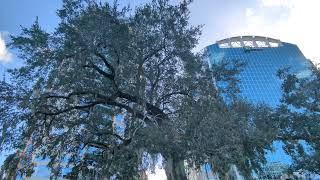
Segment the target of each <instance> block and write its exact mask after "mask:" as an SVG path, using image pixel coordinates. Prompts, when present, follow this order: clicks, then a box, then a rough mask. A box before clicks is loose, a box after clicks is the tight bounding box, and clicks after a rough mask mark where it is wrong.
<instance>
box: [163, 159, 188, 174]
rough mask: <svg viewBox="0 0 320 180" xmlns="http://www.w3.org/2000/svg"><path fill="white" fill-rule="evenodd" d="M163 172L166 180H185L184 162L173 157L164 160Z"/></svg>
mask: <svg viewBox="0 0 320 180" xmlns="http://www.w3.org/2000/svg"><path fill="white" fill-rule="evenodd" d="M165 171H166V175H167V179H168V180H187V176H186V171H185V167H184V161H183V160H180V159H178V158H175V157H174V156H172V157H170V158H166V165H165Z"/></svg>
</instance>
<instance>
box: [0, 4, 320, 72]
mask: <svg viewBox="0 0 320 180" xmlns="http://www.w3.org/2000/svg"><path fill="white" fill-rule="evenodd" d="M147 1H148V0H120V1H119V2H120V3H121V4H130V5H131V6H132V7H134V6H136V5H140V4H143V3H145V2H147ZM172 1H174V2H177V1H179V0H172ZM61 4H62V3H61V1H60V0H28V1H21V0H1V1H0V64H1V65H0V70H3V69H4V68H10V67H14V66H15V65H17V64H18V61H19V60H18V58H17V57H16V56H15V53H14V52H12V50H9V49H8V48H7V44H8V42H9V41H10V39H9V37H8V36H9V35H15V34H18V33H19V32H20V29H21V26H23V27H29V26H30V25H31V24H32V23H33V22H34V20H35V18H36V16H38V17H39V21H40V24H41V25H42V27H43V28H44V29H45V30H47V31H53V30H54V28H55V27H56V26H57V24H58V23H59V19H58V17H57V16H56V9H58V8H59V7H61ZM318 7H320V1H319V0H303V1H302V0H241V1H239V0H194V2H193V4H192V5H191V6H190V10H191V15H190V22H191V24H192V25H204V27H203V29H202V35H201V37H200V39H199V45H198V46H197V48H196V50H201V49H203V48H204V47H206V46H207V45H210V44H213V43H215V42H216V41H217V40H220V39H224V38H227V37H232V36H243V35H259V36H267V37H272V38H276V39H280V40H281V41H284V42H289V43H294V44H297V45H298V46H299V48H300V49H301V51H302V52H303V54H304V55H305V56H306V57H307V58H308V59H311V60H312V61H314V62H316V63H320V52H319V51H318V46H317V45H318V42H320V36H319V32H320V23H319V21H318V20H319V18H320V11H318ZM0 72H1V71H0Z"/></svg>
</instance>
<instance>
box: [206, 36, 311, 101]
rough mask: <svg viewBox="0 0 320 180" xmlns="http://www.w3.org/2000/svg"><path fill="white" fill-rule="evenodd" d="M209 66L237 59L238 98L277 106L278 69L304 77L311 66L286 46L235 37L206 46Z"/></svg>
mask: <svg viewBox="0 0 320 180" xmlns="http://www.w3.org/2000/svg"><path fill="white" fill-rule="evenodd" d="M207 51H208V53H209V59H208V60H209V63H211V64H212V63H218V62H219V61H222V60H229V61H233V60H239V61H241V62H244V63H245V68H244V71H243V72H241V73H240V74H239V79H240V84H239V87H240V90H241V96H242V97H243V98H245V99H247V100H249V101H251V102H253V103H258V102H261V103H262V102H263V103H265V104H268V105H270V106H273V107H275V106H277V105H278V104H279V102H280V99H281V95H282V93H281V81H280V79H279V78H278V77H277V72H278V70H279V69H282V68H287V67H290V70H291V72H292V73H296V74H297V75H298V76H301V77H302V76H306V75H308V73H309V68H308V67H310V65H311V63H310V61H309V60H307V59H306V58H305V57H304V55H303V54H302V53H301V51H300V50H299V48H298V47H297V46H296V45H294V44H290V43H285V42H281V41H280V40H277V39H272V38H267V37H261V36H238V37H232V38H227V39H223V40H220V41H217V43H216V44H213V45H210V46H208V47H207Z"/></svg>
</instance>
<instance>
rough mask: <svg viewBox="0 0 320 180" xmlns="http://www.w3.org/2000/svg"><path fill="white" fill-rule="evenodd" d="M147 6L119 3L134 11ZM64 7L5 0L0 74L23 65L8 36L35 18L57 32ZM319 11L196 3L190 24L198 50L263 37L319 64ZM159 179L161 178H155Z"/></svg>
mask: <svg viewBox="0 0 320 180" xmlns="http://www.w3.org/2000/svg"><path fill="white" fill-rule="evenodd" d="M147 1H148V0H119V2H120V3H121V4H127V3H129V4H131V6H132V7H134V6H136V5H139V4H143V3H145V2H147ZM172 1H175V2H177V1H179V0H172ZM59 7H61V0H0V75H1V74H2V73H3V71H4V70H5V69H7V68H12V67H15V66H17V65H19V59H18V58H17V57H16V55H15V52H14V51H13V50H10V49H8V47H7V44H8V43H9V42H10V39H9V35H17V34H19V32H20V30H21V26H22V27H29V26H30V25H31V24H32V23H33V22H34V21H35V19H36V16H38V17H39V21H40V24H41V26H42V28H43V29H44V30H46V31H49V32H50V31H51V32H52V31H54V28H55V27H56V26H57V24H58V23H59V19H58V17H57V16H56V9H58V8H59ZM319 7H320V0H241V1H240V0H194V2H193V4H192V5H191V6H190V10H191V14H190V22H191V24H192V25H204V26H203V29H202V35H201V36H200V39H199V44H198V46H197V48H196V50H201V49H203V48H204V47H206V46H208V45H210V44H213V43H215V42H216V41H217V40H220V39H224V38H227V37H232V36H244V35H258V36H267V37H272V38H276V39H280V40H281V41H284V42H289V43H294V44H297V45H298V46H299V48H300V49H301V51H302V52H303V54H304V55H305V56H306V58H308V59H311V60H312V61H314V62H315V63H320V52H319V46H318V42H320V35H319V33H320V23H319V19H320V11H319V10H318V9H319ZM157 171H158V170H157ZM159 173H160V174H161V173H163V171H160V170H159ZM159 173H158V174H159ZM157 178H158V179H161V176H154V177H153V178H152V179H157Z"/></svg>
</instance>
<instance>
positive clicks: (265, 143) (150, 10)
mask: <svg viewBox="0 0 320 180" xmlns="http://www.w3.org/2000/svg"><path fill="white" fill-rule="evenodd" d="M190 3H191V1H182V2H180V3H178V4H176V5H174V4H170V3H169V1H168V0H153V1H152V2H150V3H147V4H145V5H143V6H140V7H136V9H135V10H131V9H130V8H128V7H124V8H120V7H119V5H118V4H117V2H116V1H115V2H114V3H113V4H112V3H109V2H104V3H100V2H96V1H94V0H73V1H71V0H64V1H63V7H62V8H61V9H59V10H58V11H57V14H58V16H59V17H60V19H61V21H60V23H59V25H58V27H57V28H56V29H55V31H54V32H52V33H48V32H45V31H44V30H43V29H42V28H41V27H40V25H39V21H38V19H37V20H36V21H35V23H34V24H33V25H32V26H31V27H29V28H22V32H21V34H20V35H17V36H12V37H11V39H12V42H11V44H10V47H11V48H14V49H16V50H17V51H18V56H19V57H20V58H21V59H22V60H24V63H23V66H22V67H20V68H17V69H11V70H10V71H9V73H10V77H11V79H10V80H9V81H7V82H1V83H0V90H1V91H0V104H1V107H0V115H1V116H0V128H1V129H0V130H1V136H0V143H1V144H0V147H1V149H0V150H1V151H3V150H12V149H13V150H17V151H16V152H15V153H13V154H12V155H10V156H9V157H8V158H7V159H6V161H5V163H4V165H3V166H2V170H1V172H2V174H3V175H4V176H6V177H15V176H17V175H20V176H30V175H31V174H32V172H33V168H34V166H36V161H37V159H41V158H43V159H46V160H48V162H49V163H48V167H50V169H51V177H52V178H55V177H59V176H61V175H62V169H63V168H66V167H69V168H70V169H72V171H71V172H70V173H68V174H67V175H66V177H68V178H70V179H77V178H79V176H80V175H81V176H85V175H92V174H94V175H95V176H98V177H107V178H115V179H138V178H142V176H143V173H142V172H143V171H144V170H146V169H150V168H151V169H152V167H153V166H154V164H155V163H157V162H158V161H159V159H158V156H159V155H161V156H162V157H163V159H164V160H163V163H164V165H163V166H164V167H165V170H166V175H167V178H168V179H173V180H179V179H186V178H187V175H186V171H185V168H191V169H199V168H200V167H201V166H202V165H204V164H210V165H211V168H212V171H213V172H217V173H218V174H219V175H220V176H221V177H222V178H223V177H225V176H227V172H228V171H229V169H230V165H236V166H237V167H238V168H239V170H240V172H241V174H242V175H243V176H245V177H247V178H250V177H251V175H252V172H253V171H256V172H258V171H260V170H261V166H262V165H263V164H264V163H266V159H265V156H264V155H265V152H266V150H268V149H269V150H270V149H271V148H272V147H271V145H272V141H273V140H274V139H276V138H277V137H278V132H279V131H278V124H276V123H274V122H278V121H277V120H278V118H276V116H273V111H272V109H270V108H267V107H265V106H264V105H252V104H249V103H247V102H245V101H243V100H241V99H240V98H238V96H237V92H238V88H237V82H238V79H237V74H238V73H239V72H241V69H242V68H243V65H242V64H241V63H235V64H232V63H231V62H228V61H222V62H221V63H219V64H216V65H213V66H212V67H209V66H208V64H207V62H205V61H204V60H203V59H204V56H205V55H206V54H205V53H195V52H194V51H193V50H194V47H195V46H196V45H197V42H198V38H199V35H200V34H201V31H200V28H201V26H192V25H190V24H189V10H188V6H189V4H190ZM219 82H223V83H227V84H228V85H227V86H224V87H219V86H217V84H219ZM311 84H312V83H311ZM291 90H292V89H290V92H291ZM286 92H289V91H286ZM308 92H309V91H308ZM311 92H312V91H310V93H311ZM305 93H307V92H305ZM290 95H292V94H290ZM308 95H309V94H308ZM318 95H319V94H318ZM318 95H317V96H318ZM226 97H228V101H225V100H224V98H226ZM312 97H313V96H312ZM317 98H318V97H316V96H315V99H317ZM288 99H290V97H289V96H288ZM318 99H319V98H318ZM308 102H309V101H308ZM303 105H304V106H305V107H308V108H319V107H318V106H312V103H310V104H303ZM309 105H310V106H309ZM317 113H319V112H318V111H317ZM311 115H312V114H310V116H311ZM316 115H317V114H314V113H313V116H316ZM316 117H318V116H316ZM281 127H282V126H281ZM283 130H284V129H283ZM313 132H314V133H318V132H319V131H313ZM281 133H282V134H281V137H282V138H286V136H285V135H286V134H288V133H287V132H285V131H281ZM297 135H299V134H297ZM317 137H319V136H317ZM185 162H187V167H186V164H185Z"/></svg>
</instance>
